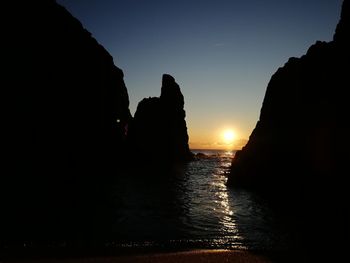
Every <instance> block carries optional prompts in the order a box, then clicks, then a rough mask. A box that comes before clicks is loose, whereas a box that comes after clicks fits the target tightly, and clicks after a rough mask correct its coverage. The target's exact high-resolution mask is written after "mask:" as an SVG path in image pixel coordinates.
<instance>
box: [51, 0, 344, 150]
mask: <svg viewBox="0 0 350 263" xmlns="http://www.w3.org/2000/svg"><path fill="white" fill-rule="evenodd" d="M57 2H58V3H59V4H61V5H63V6H64V7H66V8H67V9H68V11H70V13H71V14H72V15H73V16H75V17H76V18H77V19H79V20H80V22H81V23H82V24H83V26H84V27H85V28H86V29H87V30H88V31H89V32H91V33H92V35H93V37H94V38H96V40H97V41H98V42H99V43H100V44H102V45H103V46H104V47H105V49H106V50H107V51H108V52H109V53H110V54H111V55H112V56H113V59H114V63H115V65H116V66H118V67H119V68H121V69H122V70H123V72H124V81H125V84H126V86H127V89H128V93H129V99H130V111H131V113H132V114H134V113H135V111H136V108H137V104H138V103H139V102H140V101H141V100H142V99H143V98H146V97H153V96H160V90H161V78H162V74H164V73H167V74H170V75H172V76H173V77H174V78H175V79H176V82H177V83H178V84H179V85H180V88H181V91H182V93H183V95H184V97H185V110H186V122H187V127H188V133H189V137H190V139H189V142H190V148H192V149H199V148H202V149H240V148H241V147H242V146H244V144H245V143H246V142H247V140H248V138H249V135H250V134H251V132H252V130H253V129H254V127H255V125H256V122H257V120H258V119H259V115H260V109H261V106H262V102H263V99H264V95H265V91H266V87H267V84H268V82H269V80H270V78H271V76H272V74H273V73H274V72H276V71H277V69H278V68H279V67H281V66H283V65H284V64H285V63H286V62H287V61H288V58H289V57H300V56H302V55H303V54H305V53H306V51H307V49H308V47H310V46H311V45H312V44H313V43H315V42H316V41H317V40H323V41H330V40H332V37H333V34H334V30H335V27H336V25H337V23H338V20H339V18H340V10H341V3H342V0H274V1H273V0H201V1H200V0H173V1H170V0H163V1H162V0H105V1H104V0H57ZM228 131H231V134H230V135H229V136H227V134H228ZM232 133H233V134H232ZM225 138H226V139H225ZM228 138H229V139H228Z"/></svg>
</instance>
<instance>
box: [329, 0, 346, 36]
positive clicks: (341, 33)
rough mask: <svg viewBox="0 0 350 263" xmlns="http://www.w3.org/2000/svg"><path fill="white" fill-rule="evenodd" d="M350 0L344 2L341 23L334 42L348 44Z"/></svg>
mask: <svg viewBox="0 0 350 263" xmlns="http://www.w3.org/2000/svg"><path fill="white" fill-rule="evenodd" d="M349 16H350V0H344V2H343V6H342V10H341V17H340V21H339V23H338V25H337V28H336V30H335V34H334V37H333V39H334V41H336V42H348V41H349V36H350V18H349Z"/></svg>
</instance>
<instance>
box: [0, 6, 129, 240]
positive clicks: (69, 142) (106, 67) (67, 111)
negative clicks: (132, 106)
mask: <svg viewBox="0 0 350 263" xmlns="http://www.w3.org/2000/svg"><path fill="white" fill-rule="evenodd" d="M3 8H4V9H3V10H4V12H6V13H8V14H9V17H11V19H9V20H8V23H6V25H5V24H4V27H6V29H5V30H4V34H5V37H4V38H3V39H6V41H4V42H5V43H6V44H8V46H9V47H8V49H4V50H5V53H6V54H4V56H3V63H4V64H5V68H6V71H5V74H4V76H6V77H5V78H6V79H8V80H9V81H8V82H5V83H7V84H6V86H3V89H4V90H5V95H4V96H3V99H4V100H5V103H4V104H5V108H6V114H5V115H6V118H5V120H4V121H3V126H4V127H5V128H4V130H3V132H4V131H5V135H3V139H5V142H6V144H5V145H6V146H2V151H4V153H5V155H3V156H6V157H5V159H3V161H4V165H2V168H1V170H2V172H1V182H0V185H1V187H2V188H3V189H1V194H3V195H4V197H3V198H1V199H2V201H3V202H4V204H3V205H2V206H1V207H2V208H4V209H5V212H4V213H3V215H4V216H3V217H2V219H3V220H5V221H6V222H7V223H9V226H14V227H13V228H11V227H7V228H8V233H10V234H11V236H12V237H13V238H15V237H16V233H19V234H20V235H21V237H24V236H26V235H25V233H26V232H30V234H33V235H34V236H36V237H38V236H40V234H43V235H48V236H50V238H52V237H53V236H54V235H53V233H52V232H55V233H56V234H60V233H66V232H69V230H72V228H67V226H68V223H69V224H70V223H72V222H74V221H75V222H76V223H77V224H78V221H79V220H78V219H76V218H75V217H74V215H76V214H77V213H79V212H77V211H78V210H79V209H82V206H81V205H77V203H79V202H80V201H79V200H80V199H84V198H85V197H87V196H88V194H86V195H84V191H86V193H87V192H89V193H90V195H91V196H94V191H95V190H96V189H92V188H91V187H90V186H91V185H92V184H90V182H91V183H92V182H94V181H96V180H98V179H99V178H101V177H106V176H107V175H112V176H116V175H117V174H118V167H120V165H121V163H122V159H123V158H124V155H125V141H126V134H125V132H126V127H127V125H128V122H129V120H130V118H131V115H130V112H129V99H128V93H127V89H126V87H125V84H124V81H123V72H122V71H121V70H120V69H119V68H117V67H116V66H115V65H114V63H113V59H112V57H111V55H110V54H109V53H108V52H107V51H106V50H105V49H104V48H103V47H102V46H101V45H100V44H99V43H98V42H97V41H96V40H95V39H94V38H93V37H91V34H90V33H89V32H88V31H86V30H85V29H84V28H83V27H82V25H81V23H80V22H79V21H78V20H77V19H75V18H74V17H72V15H71V14H70V13H69V12H68V11H67V10H66V9H64V8H63V7H62V6H60V5H58V4H56V3H55V1H20V2H18V1H14V2H13V3H6V4H5V5H4V6H3ZM5 10H6V11H5ZM4 50H3V51H4ZM3 134H4V133H3ZM112 167H113V170H112ZM91 198H94V200H96V199H97V198H98V196H94V197H91ZM90 205H91V203H90ZM68 210H69V211H71V212H72V213H71V215H70V216H67V215H68V214H69V213H68V212H67V211H68ZM43 211H45V213H44V212H43ZM29 215H31V216H29ZM92 217H93V216H92ZM92 217H88V218H90V219H91V218H92ZM50 222H51V223H52V224H51V223H50ZM63 222H66V223H67V224H64V223H63ZM82 222H86V221H81V222H80V223H79V224H78V225H77V226H82V225H84V224H83V223H82ZM2 225H6V224H2ZM67 229H68V230H67ZM72 232H73V231H72ZM28 235H29V234H28ZM4 236H5V235H3V233H2V237H4ZM29 236H30V235H29Z"/></svg>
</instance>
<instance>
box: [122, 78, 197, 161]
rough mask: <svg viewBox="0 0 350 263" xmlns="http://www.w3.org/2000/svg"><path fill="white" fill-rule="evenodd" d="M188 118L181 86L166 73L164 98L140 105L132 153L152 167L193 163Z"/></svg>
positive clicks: (132, 130) (133, 129) (131, 135)
mask: <svg viewBox="0 0 350 263" xmlns="http://www.w3.org/2000/svg"><path fill="white" fill-rule="evenodd" d="M185 117H186V114H185V110H184V97H183V95H182V93H181V90H180V87H179V85H178V84H177V83H176V82H175V79H174V78H173V77H172V76H170V75H168V74H164V75H163V79H162V87H161V95H160V97H153V98H145V99H143V100H142V101H141V102H140V103H139V104H138V106H137V110H136V113H135V116H134V119H133V122H132V123H131V125H130V129H129V135H128V137H129V142H130V146H131V152H132V153H133V154H137V155H138V156H140V158H141V159H142V160H143V161H144V163H149V164H158V165H168V164H173V163H183V162H186V161H189V160H191V158H192V153H191V152H190V150H189V146H188V134H187V127H186V121H185Z"/></svg>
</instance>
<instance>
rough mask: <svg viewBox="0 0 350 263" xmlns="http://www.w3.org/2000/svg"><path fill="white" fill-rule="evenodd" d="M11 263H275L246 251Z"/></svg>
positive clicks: (51, 259) (192, 252)
mask: <svg viewBox="0 0 350 263" xmlns="http://www.w3.org/2000/svg"><path fill="white" fill-rule="evenodd" d="M0 262H1V263H3V262H7V261H1V260H0ZM11 262H18V263H19V262H26V263H41V262H48V263H114V262H116V263H126V262H133V263H148V262H155V263H157V262H162V263H175V262H184V263H187V262H188V263H202V262H203V263H204V262H205V263H210V262H238V263H268V262H275V261H274V260H271V259H269V258H268V257H267V256H264V255H259V254H254V253H252V252H249V251H244V250H192V251H185V252H171V253H153V254H144V255H123V256H99V257H77V258H76V257H74V258H58V259H54V258H50V259H49V258H43V259H32V260H25V259H22V260H16V261H13V260H11Z"/></svg>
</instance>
